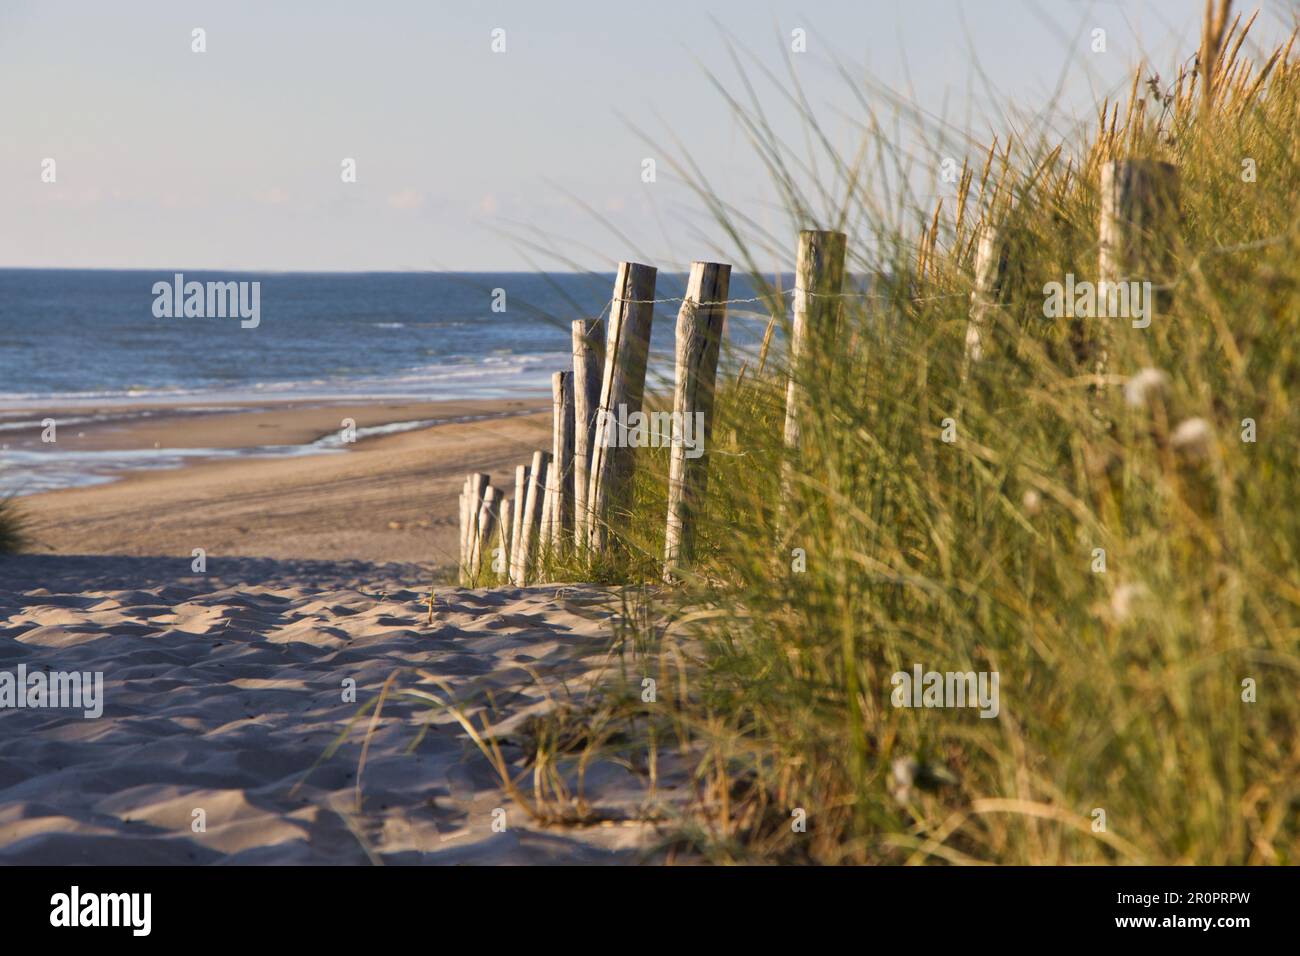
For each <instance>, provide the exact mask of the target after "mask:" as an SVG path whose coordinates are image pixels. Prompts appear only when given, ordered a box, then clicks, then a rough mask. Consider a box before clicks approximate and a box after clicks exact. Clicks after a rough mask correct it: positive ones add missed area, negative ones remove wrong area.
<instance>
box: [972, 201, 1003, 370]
mask: <svg viewBox="0 0 1300 956" xmlns="http://www.w3.org/2000/svg"><path fill="white" fill-rule="evenodd" d="M1002 256H1003V248H1002V231H1001V230H1000V229H999V228H998V227H997V226H995V225H993V224H992V223H985V224H984V225H983V226H981V227H980V231H979V235H978V236H977V237H976V240H975V284H974V287H973V288H972V289H971V294H970V318H969V320H968V321H967V324H966V356H965V362H964V364H963V366H962V381H965V380H966V376H967V374H968V372H969V370H970V366H971V365H973V364H974V363H975V362H978V361H979V360H980V359H982V358H983V357H984V335H985V330H986V328H987V326H988V324H989V316H990V315H991V314H992V312H993V309H994V308H995V306H996V305H997V300H998V295H999V291H1000V284H1001V279H1002Z"/></svg>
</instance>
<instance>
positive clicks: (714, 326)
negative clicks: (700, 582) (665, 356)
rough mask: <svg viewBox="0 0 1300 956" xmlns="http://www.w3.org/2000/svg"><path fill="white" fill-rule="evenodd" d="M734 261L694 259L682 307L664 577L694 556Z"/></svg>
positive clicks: (679, 322) (672, 573) (706, 472)
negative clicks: (729, 262) (725, 263)
mask: <svg viewBox="0 0 1300 956" xmlns="http://www.w3.org/2000/svg"><path fill="white" fill-rule="evenodd" d="M730 283H731V266H729V265H723V264H721V263H717V262H693V263H691V275H690V279H689V280H688V282H687V285H686V297H685V299H684V300H683V301H682V307H681V311H680V312H678V313H677V353H676V358H677V362H676V376H675V382H676V385H675V387H674V389H673V444H672V453H671V457H670V459H669V468H668V526H667V528H666V530H665V533H664V580H665V581H672V580H673V579H674V577H675V573H676V571H677V569H678V568H679V567H680V566H681V565H683V564H685V563H687V562H689V561H690V560H691V558H692V557H693V553H694V547H695V517H696V514H697V513H698V511H699V508H700V505H701V504H702V503H703V501H704V495H705V492H706V490H707V488H708V479H709V458H708V447H709V442H710V441H711V440H712V435H713V396H714V390H715V389H716V387H717V378H718V351H719V349H720V347H721V345H722V329H723V323H724V322H725V320H726V315H727V305H726V299H727V290H728V288H729V286H730Z"/></svg>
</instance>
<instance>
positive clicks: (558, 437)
mask: <svg viewBox="0 0 1300 956" xmlns="http://www.w3.org/2000/svg"><path fill="white" fill-rule="evenodd" d="M573 399H574V390H573V373H572V372H556V373H555V374H554V375H552V376H551V456H552V461H554V462H555V467H554V468H552V469H551V473H550V475H548V476H547V489H546V490H547V495H548V497H549V498H550V501H551V511H550V515H549V517H550V527H549V528H548V530H547V533H546V543H547V547H548V548H550V550H551V551H552V552H553V553H555V554H559V553H560V551H561V550H562V549H563V548H564V545H565V544H566V543H567V542H568V541H569V539H570V538H571V537H572V535H573V449H574V417H573Z"/></svg>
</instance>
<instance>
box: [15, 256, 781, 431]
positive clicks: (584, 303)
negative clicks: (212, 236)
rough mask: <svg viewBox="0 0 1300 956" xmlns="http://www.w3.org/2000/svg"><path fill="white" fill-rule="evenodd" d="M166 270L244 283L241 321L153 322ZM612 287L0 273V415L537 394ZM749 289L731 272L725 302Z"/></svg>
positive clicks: (667, 341)
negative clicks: (247, 300)
mask: <svg viewBox="0 0 1300 956" xmlns="http://www.w3.org/2000/svg"><path fill="white" fill-rule="evenodd" d="M178 274H179V275H183V277H184V282H185V283H190V282H198V283H203V284H205V285H206V284H208V283H231V282H233V283H240V282H244V283H253V282H256V283H257V284H258V286H259V299H260V302H259V306H260V316H259V319H258V323H257V325H256V327H252V328H250V327H244V325H243V323H241V321H240V319H239V317H238V316H237V315H227V316H189V317H186V316H184V315H168V316H158V315H156V314H155V300H156V299H157V298H158V296H157V295H156V294H155V293H154V292H153V291H152V290H153V288H154V287H155V285H156V284H157V283H166V284H168V285H171V284H173V282H174V277H175V276H176V275H178ZM613 281H614V274H613V273H612V272H611V273H608V274H596V273H524V272H229V271H208V270H188V271H187V270H166V271H164V270H152V269H148V270H134V269H133V270H108V269H104V270H100V269H0V412H13V411H17V410H23V409H34V410H39V409H42V408H67V407H77V406H80V405H104V404H112V403H131V402H138V401H140V400H154V401H201V400H213V401H224V402H231V401H257V400H259V399H277V400H281V399H302V400H312V399H321V400H330V399H338V400H358V401H364V400H372V399H388V398H398V397H400V398H413V399H420V400H443V399H447V400H454V399H471V398H504V397H510V396H514V395H518V394H527V393H531V392H549V389H550V376H551V373H552V372H554V371H557V370H560V369H564V368H567V367H568V365H569V359H570V341H571V340H570V327H569V323H570V322H571V321H573V320H575V319H579V318H593V317H595V316H598V315H602V314H604V313H605V312H606V311H607V306H608V303H609V297H610V291H611V289H612V287H613ZM685 285H686V275H685V274H677V273H663V274H661V275H660V277H659V285H658V289H657V291H656V298H669V299H671V298H674V297H679V296H681V295H682V294H683V291H684V289H685ZM756 294H757V293H756V291H755V289H754V286H753V284H752V283H751V282H750V281H748V279H747V278H746V277H744V276H740V275H736V276H735V277H733V281H732V292H731V296H732V298H751V297H753V296H755V295H756ZM787 299H788V297H787ZM754 305H760V306H761V303H756V304H750V305H747V306H743V307H741V308H739V309H737V310H735V311H733V313H732V316H731V317H732V318H734V319H737V321H731V322H729V323H728V328H729V331H728V336H727V337H728V344H729V346H730V347H731V349H732V350H733V351H734V350H741V351H744V350H746V349H750V348H753V347H754V346H755V345H756V344H757V342H758V341H759V340H761V337H762V332H763V326H764V322H765V319H766V315H759V316H757V318H758V319H759V321H757V322H755V321H744V319H746V318H751V319H752V318H755V316H754V314H753V313H754ZM677 308H678V304H677V303H675V302H666V303H662V304H660V305H658V306H657V307H656V314H655V322H654V328H653V335H652V340H651V348H652V360H651V371H650V377H649V380H648V384H650V385H651V387H654V385H655V384H656V382H658V383H660V384H662V383H663V382H665V381H670V378H671V374H672V367H671V361H672V348H673V330H674V324H675V317H676V313H677ZM232 311H233V310H232ZM90 342H93V343H94V347H93V348H88V347H87V343H90ZM665 376H667V378H665ZM0 424H2V423H0Z"/></svg>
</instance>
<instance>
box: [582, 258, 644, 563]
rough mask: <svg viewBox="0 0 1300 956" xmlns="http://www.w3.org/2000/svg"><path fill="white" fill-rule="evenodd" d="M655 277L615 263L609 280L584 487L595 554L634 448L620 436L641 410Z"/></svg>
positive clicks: (619, 500) (623, 488)
mask: <svg viewBox="0 0 1300 956" xmlns="http://www.w3.org/2000/svg"><path fill="white" fill-rule="evenodd" d="M657 273H658V270H657V269H655V267H654V266H646V265H640V264H639V263H635V262H620V263H619V264H618V276H617V278H615V280H614V298H613V302H612V303H611V306H610V312H609V328H608V338H607V339H606V342H605V370H604V374H603V375H602V377H601V385H600V407H599V409H598V412H597V416H596V433H595V437H594V439H593V443H592V452H591V477H590V479H589V482H588V485H587V512H588V526H587V540H588V543H589V544H590V546H591V548H592V549H593V550H595V551H603V550H604V549H605V547H606V545H607V544H608V543H609V517H610V511H611V509H612V508H613V507H614V506H615V505H616V504H617V505H619V506H621V505H623V504H624V503H625V501H626V494H627V488H628V484H629V483H630V481H631V479H632V472H633V468H634V467H635V462H636V458H635V454H634V453H635V451H636V449H634V448H630V447H628V443H627V436H626V435H624V434H622V432H623V428H622V427H621V425H622V424H623V419H622V416H623V415H624V414H628V415H630V414H631V413H632V412H639V411H641V400H642V398H643V397H644V394H645V370H646V360H647V358H648V357H649V355H650V323H651V321H652V320H653V318H654V303H653V301H652V300H653V299H654V294H655V277H656V275H657Z"/></svg>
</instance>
